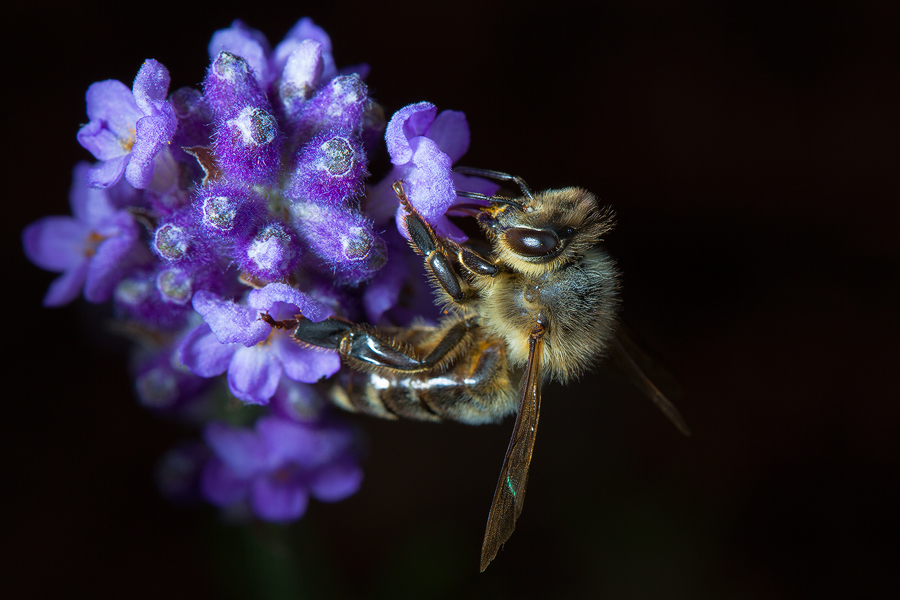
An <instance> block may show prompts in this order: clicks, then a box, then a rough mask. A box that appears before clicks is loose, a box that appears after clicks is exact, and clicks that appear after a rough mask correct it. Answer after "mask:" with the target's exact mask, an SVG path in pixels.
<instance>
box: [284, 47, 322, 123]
mask: <svg viewBox="0 0 900 600" xmlns="http://www.w3.org/2000/svg"><path fill="white" fill-rule="evenodd" d="M282 44H284V42H282V43H281V44H279V45H278V48H281V46H282ZM278 48H276V53H277V52H278ZM276 56H277V54H276ZM321 75H322V44H321V43H320V42H317V41H316V40H303V41H302V42H297V44H296V46H294V47H293V50H291V53H290V55H289V56H288V57H287V59H286V61H285V62H284V68H283V70H282V72H281V83H280V84H279V92H278V93H279V95H280V96H281V98H282V101H284V102H286V103H287V104H288V105H289V106H288V111H291V109H292V108H294V103H296V102H302V101H304V100H306V99H307V98H309V97H310V96H311V95H312V93H313V90H315V87H316V83H317V82H318V81H319V77H320V76H321Z"/></svg>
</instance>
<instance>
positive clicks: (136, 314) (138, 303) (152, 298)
mask: <svg viewBox="0 0 900 600" xmlns="http://www.w3.org/2000/svg"><path fill="white" fill-rule="evenodd" d="M163 270H164V271H165V270H168V269H163ZM166 285H168V282H165V281H164V282H163V286H166ZM195 287H196V286H194V284H193V281H192V282H191V289H192V290H193V289H194V288H195ZM164 293H165V294H166V296H164V295H163V294H164ZM181 297H182V294H180V293H178V292H177V291H176V290H165V289H164V290H163V292H161V291H160V290H159V273H158V272H157V271H149V270H140V271H136V272H134V273H132V274H131V275H129V276H128V277H125V278H124V279H122V281H120V282H119V284H118V285H117V286H116V289H115V292H114V293H113V301H114V303H115V307H116V313H117V314H118V315H119V317H120V318H123V319H127V320H131V321H133V322H135V323H137V324H138V325H139V326H141V327H144V328H146V329H148V330H152V331H177V330H180V329H181V328H183V327H184V326H185V324H187V322H188V319H189V318H190V316H191V315H192V314H193V310H192V308H191V306H190V303H189V301H190V298H188V302H185V303H182V302H175V301H173V300H175V299H177V300H180V299H181Z"/></svg>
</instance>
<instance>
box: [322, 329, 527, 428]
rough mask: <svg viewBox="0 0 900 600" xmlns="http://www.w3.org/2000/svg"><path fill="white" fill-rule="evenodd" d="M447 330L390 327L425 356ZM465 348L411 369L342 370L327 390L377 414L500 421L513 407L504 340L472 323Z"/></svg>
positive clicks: (338, 400) (351, 406)
mask: <svg viewBox="0 0 900 600" xmlns="http://www.w3.org/2000/svg"><path fill="white" fill-rule="evenodd" d="M445 333H446V329H444V328H441V329H426V328H414V329H403V330H395V331H391V332H390V335H391V337H392V338H393V339H395V340H396V341H397V342H400V343H405V344H408V345H409V346H411V347H412V348H413V349H414V350H415V351H416V353H417V354H418V355H420V356H427V355H428V354H429V352H430V351H431V350H432V349H433V348H434V347H435V346H437V345H438V343H439V342H440V340H441V338H442V336H443V335H444V334H445ZM468 335H469V336H470V337H469V339H467V340H466V341H465V344H464V351H463V352H460V353H459V354H457V355H456V356H455V357H454V358H453V359H452V360H451V361H450V362H449V363H447V364H443V365H440V366H439V367H438V368H435V369H432V370H426V371H421V372H415V373H403V372H397V371H389V370H385V369H379V370H378V371H377V372H373V373H362V372H358V371H352V370H350V369H345V371H344V372H342V373H340V374H339V376H338V383H337V385H335V387H334V388H333V389H332V390H331V398H332V400H333V401H334V402H335V404H337V405H339V406H341V407H342V408H345V409H347V410H350V411H354V412H361V413H366V414H369V415H374V416H377V417H382V418H388V419H395V418H398V417H402V418H406V419H418V420H423V421H439V420H442V419H449V420H453V421H462V422H464V423H472V424H476V423H486V422H493V421H499V420H500V419H501V418H503V417H504V416H505V415H508V414H510V413H512V412H514V411H515V407H516V398H515V383H516V381H515V380H514V374H511V373H510V371H509V367H508V364H507V361H506V345H505V342H504V341H503V340H500V339H497V338H490V337H487V335H486V334H485V333H484V331H483V330H482V329H481V328H478V327H476V328H474V329H473V330H472V331H471V333H470V334H468Z"/></svg>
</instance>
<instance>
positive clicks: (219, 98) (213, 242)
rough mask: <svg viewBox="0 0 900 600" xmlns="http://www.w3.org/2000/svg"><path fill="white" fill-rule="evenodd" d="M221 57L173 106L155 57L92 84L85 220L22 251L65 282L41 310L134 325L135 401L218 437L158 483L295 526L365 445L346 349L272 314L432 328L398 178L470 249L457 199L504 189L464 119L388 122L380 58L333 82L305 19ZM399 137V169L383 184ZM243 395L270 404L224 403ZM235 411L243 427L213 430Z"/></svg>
mask: <svg viewBox="0 0 900 600" xmlns="http://www.w3.org/2000/svg"><path fill="white" fill-rule="evenodd" d="M209 55H210V59H211V63H210V65H209V68H208V70H207V72H206V76H205V78H204V81H203V86H202V90H197V89H193V88H182V89H179V90H176V91H175V92H174V93H172V94H171V95H169V96H168V97H167V95H168V88H169V82H170V80H169V72H168V70H167V69H166V68H165V67H164V66H163V65H162V64H160V63H159V62H157V61H155V60H147V61H145V62H144V64H143V66H141V68H140V70H139V71H138V74H137V77H136V78H135V80H134V84H133V86H132V89H130V90H129V89H128V87H127V86H125V85H124V84H123V83H121V82H119V81H115V80H108V81H101V82H98V83H95V84H93V85H92V86H91V87H90V88H89V89H88V92H87V97H86V98H87V112H88V117H89V119H90V122H89V123H88V124H87V125H85V126H84V127H82V128H81V130H80V131H79V132H78V141H79V142H80V143H81V144H82V146H84V147H85V148H86V149H87V150H89V151H90V152H91V153H92V154H93V155H94V157H95V158H96V159H97V160H98V161H99V162H98V163H96V164H94V165H89V164H87V163H82V164H79V165H78V166H76V168H75V172H74V175H73V178H74V183H73V186H72V191H71V194H70V201H71V205H72V215H73V216H70V217H47V218H45V219H41V220H39V221H37V222H36V223H33V224H32V225H30V226H29V227H28V228H26V229H25V231H24V232H23V236H22V241H23V246H24V249H25V253H26V254H27V255H28V257H29V259H30V260H31V261H32V262H34V263H35V264H37V265H38V266H41V267H43V268H45V269H48V270H51V271H56V272H60V273H62V275H61V276H60V277H59V278H58V279H57V280H56V281H54V282H53V284H52V285H51V286H50V290H49V291H48V293H47V295H46V297H45V299H44V304H45V305H47V306H59V305H62V304H65V303H67V302H69V301H70V300H72V299H73V298H74V297H75V296H77V295H78V294H79V292H81V291H82V290H83V292H84V296H85V298H86V299H87V300H88V301H90V302H104V301H106V300H109V299H110V298H112V299H113V302H114V306H115V309H116V317H117V319H118V320H119V321H120V325H121V329H122V330H123V331H128V332H129V334H130V335H132V336H133V337H135V338H137V340H138V341H139V342H140V347H139V350H137V351H136V353H135V358H134V360H133V363H132V364H133V372H134V378H135V390H136V394H137V396H138V398H139V400H140V402H141V403H142V404H144V405H145V406H147V407H148V408H151V409H153V410H154V411H155V412H157V413H160V414H165V415H167V416H171V417H174V418H178V419H181V420H184V421H187V422H189V423H192V424H195V425H199V426H201V427H203V432H204V433H203V438H204V440H205V444H200V443H199V442H195V443H190V444H186V445H181V446H179V447H178V448H176V449H175V450H173V452H172V453H170V454H169V455H168V456H167V458H166V459H165V460H164V461H163V464H162V466H161V468H160V471H159V473H160V475H159V478H160V482H161V487H163V489H164V491H165V492H166V493H167V494H168V495H169V496H171V497H173V498H180V499H185V498H187V497H197V496H198V495H201V496H202V497H204V498H205V499H206V500H208V501H209V502H212V503H213V504H215V505H217V506H221V507H236V506H248V507H250V509H251V510H252V512H253V513H254V514H256V515H257V516H258V517H260V518H262V519H266V520H272V521H287V520H292V519H296V518H298V517H299V516H301V515H302V514H303V513H304V511H305V509H306V505H307V502H308V498H309V496H310V495H311V496H313V497H315V498H318V499H320V500H323V501H334V500H339V499H342V498H345V497H347V496H348V495H350V494H352V493H354V492H355V491H356V489H357V488H358V487H359V485H360V482H361V479H362V472H361V470H360V468H359V466H358V465H357V462H356V459H355V453H354V444H353V437H354V436H353V434H352V433H351V432H350V430H349V429H348V428H347V427H346V426H345V425H342V424H341V422H340V421H339V419H338V417H336V416H335V415H333V414H332V411H331V409H330V407H329V406H328V405H327V402H326V400H325V398H326V397H327V390H325V389H323V388H325V387H327V385H330V383H325V384H324V385H323V383H322V382H323V380H325V379H327V378H329V377H331V376H332V375H334V374H335V373H336V372H337V371H338V370H339V368H340V365H341V363H340V358H339V356H338V354H337V353H336V352H333V351H324V350H321V349H311V348H307V347H303V346H301V345H299V344H297V343H296V342H295V341H294V340H293V339H292V338H291V337H290V335H288V333H287V332H286V331H284V330H283V329H278V328H273V327H271V326H270V325H269V324H268V323H267V322H266V321H263V320H262V319H261V318H260V316H261V314H263V313H267V314H268V315H269V316H271V317H272V318H274V319H276V320H278V319H292V318H295V317H296V316H297V315H301V314H302V315H303V316H305V317H307V318H309V319H311V320H313V321H321V320H323V319H325V318H327V317H329V316H331V315H338V316H341V317H344V318H352V319H360V318H363V316H364V317H365V318H368V320H369V321H370V322H371V323H374V324H377V323H379V322H390V323H394V324H407V323H409V322H410V321H411V320H413V319H414V318H422V317H423V316H424V317H426V318H427V317H428V315H429V314H434V311H435V308H434V306H433V304H432V303H431V298H430V294H429V292H428V288H427V283H426V280H425V277H424V275H423V274H422V262H421V259H419V258H417V257H416V256H414V255H413V254H412V253H411V252H410V250H409V247H408V245H407V243H406V241H405V240H404V239H403V237H402V234H403V233H405V232H403V230H402V220H398V221H397V224H398V225H400V226H401V227H400V228H399V231H398V229H397V228H396V227H395V226H394V224H393V223H391V221H390V217H391V216H394V215H396V214H398V212H397V209H398V202H397V198H396V196H395V195H394V192H393V191H392V190H391V184H392V183H393V182H394V181H395V180H397V179H403V180H404V182H405V189H406V193H407V195H408V196H409V198H410V201H411V202H412V203H413V204H414V205H415V206H416V207H417V208H418V209H419V210H420V211H421V212H422V214H423V215H425V217H426V218H427V219H428V220H429V221H430V222H432V223H433V224H435V225H436V226H437V227H438V230H439V231H441V232H444V233H446V234H448V235H451V236H452V237H454V238H455V239H463V237H464V236H462V232H460V231H459V230H457V229H456V228H455V227H454V226H453V225H452V224H451V223H450V221H448V220H447V218H446V216H445V214H446V212H447V211H448V209H452V206H453V204H454V202H456V198H457V197H456V191H455V190H456V187H455V186H456V185H459V184H462V185H465V189H467V190H471V191H479V192H482V193H488V194H490V193H493V191H494V190H495V189H496V186H495V185H494V184H491V183H487V182H484V181H482V180H478V179H474V178H465V179H461V178H460V177H459V176H457V175H455V174H453V173H452V171H451V165H452V164H453V163H454V162H455V161H457V160H458V159H459V158H460V157H461V156H462V154H463V153H464V152H465V151H466V149H467V148H468V145H469V129H468V125H467V123H466V120H465V116H464V115H463V114H462V113H459V112H454V111H444V112H441V113H438V111H437V109H436V108H435V107H434V106H433V105H431V104H428V103H419V104H414V105H411V106H408V107H406V108H403V109H401V110H400V111H398V112H397V114H395V115H394V117H393V118H392V119H391V120H390V123H389V124H386V119H385V117H384V111H383V109H382V108H381V107H380V106H379V105H378V104H377V103H376V102H375V101H374V100H373V99H372V98H371V97H370V96H369V90H368V88H367V86H366V84H365V82H364V78H365V75H366V73H367V72H368V67H367V66H365V65H361V66H356V67H347V68H343V69H339V68H338V67H337V65H336V63H335V60H334V55H333V49H332V45H331V40H330V38H329V37H328V35H327V34H326V33H325V32H324V31H323V30H322V29H321V28H319V27H317V26H316V25H315V24H314V23H313V22H312V21H311V20H310V19H302V20H300V21H299V22H298V23H297V24H296V25H295V26H294V27H293V28H292V29H291V30H290V31H289V32H288V34H287V36H286V37H285V39H284V40H282V41H281V42H280V43H279V44H277V45H275V46H274V48H273V46H272V45H271V44H270V43H269V42H268V40H267V39H266V37H265V36H264V35H263V34H262V33H261V32H259V31H257V30H255V29H252V28H250V27H248V26H247V25H245V24H244V23H242V22H241V21H235V22H234V23H233V24H232V25H231V27H229V28H227V29H223V30H221V31H218V32H216V33H215V34H214V35H213V38H212V41H211V42H210V45H209ZM385 127H386V141H387V150H388V153H389V155H390V157H391V162H392V163H393V167H392V170H391V171H390V172H389V173H388V174H387V175H386V176H384V177H383V178H382V179H381V181H380V182H379V183H376V184H374V185H369V184H368V183H367V180H368V177H369V171H368V169H369V158H368V157H369V153H370V152H372V151H373V150H380V146H381V144H382V142H381V139H382V132H383V131H385ZM429 310H430V311H431V313H428V311H429ZM223 375H224V377H222V376H223ZM216 382H219V385H216ZM234 398H237V399H238V400H239V401H241V402H243V403H245V404H250V405H256V407H257V408H256V409H255V410H249V409H247V410H244V411H235V410H230V411H225V410H224V407H225V406H233V404H234ZM226 412H227V414H229V415H231V417H232V418H233V419H234V422H235V423H240V424H241V426H237V425H225V424H223V423H221V422H217V421H216V422H210V419H211V418H212V415H214V414H218V415H222V414H226ZM198 490H199V492H198Z"/></svg>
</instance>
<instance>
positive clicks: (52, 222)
mask: <svg viewBox="0 0 900 600" xmlns="http://www.w3.org/2000/svg"><path fill="white" fill-rule="evenodd" d="M89 234H90V229H89V228H88V227H87V226H86V225H84V224H82V223H79V222H77V221H76V220H75V219H73V218H72V217H44V218H43V219H40V220H38V221H35V222H34V223H32V224H31V225H29V226H28V227H26V228H25V231H23V232H22V246H23V248H24V250H25V256H27V257H28V260H30V261H31V262H33V263H34V264H36V265H37V266H39V267H40V268H42V269H46V270H48V271H56V272H60V271H65V270H67V269H70V268H72V267H74V266H75V265H79V264H80V263H82V262H83V261H85V260H86V258H87V257H86V256H85V249H86V247H85V240H86V238H87V236H88V235H89Z"/></svg>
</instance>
